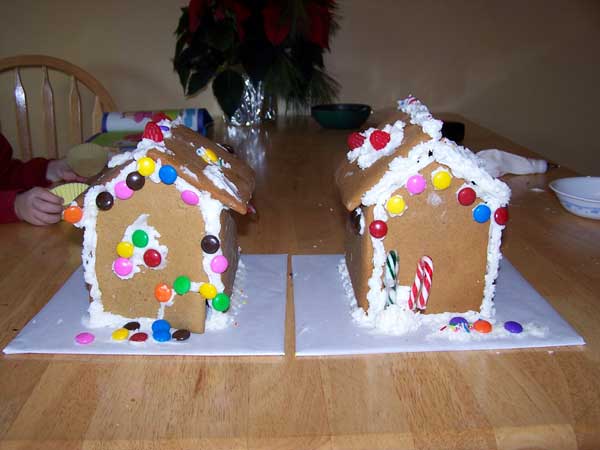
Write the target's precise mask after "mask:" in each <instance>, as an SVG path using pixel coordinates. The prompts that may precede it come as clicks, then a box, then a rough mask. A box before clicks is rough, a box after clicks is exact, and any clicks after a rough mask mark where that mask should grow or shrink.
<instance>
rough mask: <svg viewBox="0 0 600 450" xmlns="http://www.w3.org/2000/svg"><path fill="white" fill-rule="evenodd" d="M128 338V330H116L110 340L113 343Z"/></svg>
mask: <svg viewBox="0 0 600 450" xmlns="http://www.w3.org/2000/svg"><path fill="white" fill-rule="evenodd" d="M128 337H129V330H127V329H126V328H119V329H118V330H115V331H113V334H112V338H113V340H115V341H124V340H125V339H127V338H128Z"/></svg>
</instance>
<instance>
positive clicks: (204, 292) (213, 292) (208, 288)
mask: <svg viewBox="0 0 600 450" xmlns="http://www.w3.org/2000/svg"><path fill="white" fill-rule="evenodd" d="M200 295H201V296H202V297H204V298H208V299H211V298H215V297H216V296H217V288H216V287H215V286H214V284H210V283H204V284H203V285H202V286H200Z"/></svg>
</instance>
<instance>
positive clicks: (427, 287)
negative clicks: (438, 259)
mask: <svg viewBox="0 0 600 450" xmlns="http://www.w3.org/2000/svg"><path fill="white" fill-rule="evenodd" d="M432 278H433V261H432V260H431V258H430V257H429V256H423V257H422V258H421V259H420V260H419V262H418V264H417V272H416V273H415V281H414V282H413V284H412V286H411V288H410V295H409V296H408V308H409V309H411V310H414V309H415V308H419V309H425V308H427V299H428V298H429V292H430V291H431V279H432Z"/></svg>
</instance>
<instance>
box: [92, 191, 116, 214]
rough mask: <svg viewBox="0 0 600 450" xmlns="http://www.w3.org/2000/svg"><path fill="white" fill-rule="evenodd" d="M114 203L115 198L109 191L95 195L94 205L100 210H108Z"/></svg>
mask: <svg viewBox="0 0 600 450" xmlns="http://www.w3.org/2000/svg"><path fill="white" fill-rule="evenodd" d="M114 204H115V199H114V197H113V196H112V194H111V193H110V192H107V191H103V192H100V193H99V194H98V195H97V196H96V206H97V207H98V209H101V210H102V211H108V210H109V209H110V208H112V207H113V205H114Z"/></svg>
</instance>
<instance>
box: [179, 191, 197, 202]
mask: <svg viewBox="0 0 600 450" xmlns="http://www.w3.org/2000/svg"><path fill="white" fill-rule="evenodd" d="M181 200H183V203H185V204H186V205H191V206H194V205H197V204H198V202H199V201H200V199H199V198H198V195H197V194H196V193H195V192H194V191H189V190H185V191H183V192H182V193H181Z"/></svg>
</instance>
